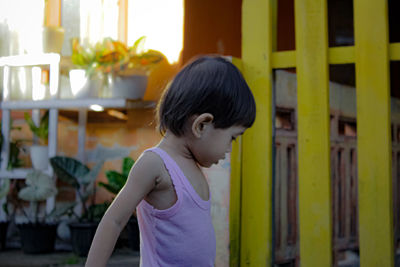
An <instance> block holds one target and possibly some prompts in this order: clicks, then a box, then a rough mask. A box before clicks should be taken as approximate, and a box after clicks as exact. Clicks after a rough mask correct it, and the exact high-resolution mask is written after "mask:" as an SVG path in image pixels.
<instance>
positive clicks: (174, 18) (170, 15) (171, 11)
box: [128, 0, 184, 63]
mask: <svg viewBox="0 0 400 267" xmlns="http://www.w3.org/2000/svg"><path fill="white" fill-rule="evenodd" d="M183 13H184V10H183V0H168V1H165V0H146V1H143V0H130V1H129V3H128V14H129V16H128V45H133V43H134V42H135V41H136V40H137V39H138V38H139V37H141V36H146V42H145V44H144V48H145V49H154V50H158V51H160V52H161V53H163V54H164V55H165V56H166V57H167V58H168V61H169V62H170V63H174V62H177V61H178V60H179V56H180V53H181V51H182V47H183Z"/></svg>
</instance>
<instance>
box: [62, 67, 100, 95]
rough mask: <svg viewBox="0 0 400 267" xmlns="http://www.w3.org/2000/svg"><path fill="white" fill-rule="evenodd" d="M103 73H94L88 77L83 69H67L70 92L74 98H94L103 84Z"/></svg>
mask: <svg viewBox="0 0 400 267" xmlns="http://www.w3.org/2000/svg"><path fill="white" fill-rule="evenodd" d="M103 77H104V76H103V75H102V74H101V73H94V74H92V75H91V76H90V77H88V76H87V74H86V71H85V70H83V69H73V70H70V71H69V82H70V85H71V93H72V95H73V96H74V97H75V98H96V97H98V96H99V91H101V89H102V88H103V86H104V80H103Z"/></svg>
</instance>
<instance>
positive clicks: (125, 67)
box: [70, 36, 164, 99]
mask: <svg viewBox="0 0 400 267" xmlns="http://www.w3.org/2000/svg"><path fill="white" fill-rule="evenodd" d="M144 41H145V37H144V36H143V37H141V38H139V39H138V40H136V41H135V43H134V44H133V45H132V46H130V47H127V46H126V45H125V44H124V43H122V42H120V41H116V40H113V39H111V38H105V39H103V40H102V41H101V42H98V43H97V44H95V45H94V46H85V47H84V46H82V45H81V44H80V43H79V41H78V39H76V38H75V39H73V41H72V56H71V60H72V63H73V64H75V66H77V67H79V68H83V69H85V70H86V76H87V77H88V80H90V77H96V75H98V74H99V73H100V74H102V75H103V77H104V78H103V80H104V81H105V84H106V85H108V88H109V89H110V91H109V92H108V93H105V94H103V95H104V96H107V97H114V98H127V99H141V98H143V96H144V93H145V90H146V87H147V75H148V73H149V71H150V70H151V68H152V67H153V66H154V65H155V64H157V63H159V62H160V61H161V60H162V59H163V57H164V56H163V55H162V54H161V53H160V52H158V51H154V50H149V51H143V50H142V49H141V48H142V47H143V43H144ZM73 71H75V70H73ZM70 74H71V73H70ZM70 76H71V75H70ZM70 78H71V77H70ZM94 80H96V79H94ZM97 81H98V79H97ZM71 82H72V81H71ZM71 85H72V83H71ZM86 86H88V85H86ZM90 94H93V93H90Z"/></svg>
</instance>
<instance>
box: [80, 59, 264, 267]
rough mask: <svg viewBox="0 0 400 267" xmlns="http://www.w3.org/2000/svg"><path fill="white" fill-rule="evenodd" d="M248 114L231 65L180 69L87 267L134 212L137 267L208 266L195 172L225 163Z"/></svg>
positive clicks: (248, 103) (249, 120)
mask: <svg viewBox="0 0 400 267" xmlns="http://www.w3.org/2000/svg"><path fill="white" fill-rule="evenodd" d="M255 115H256V107H255V101H254V98H253V95H252V93H251V91H250V89H249V87H248V86H247V84H246V82H245V80H244V79H243V77H242V75H241V74H240V72H239V71H238V69H237V68H236V67H235V66H234V65H233V64H232V63H230V62H228V61H227V60H225V59H223V58H221V57H213V56H206V57H200V58H198V59H197V60H195V61H193V62H192V63H190V64H189V65H187V66H186V67H184V68H183V69H182V70H181V71H180V72H179V73H178V74H177V76H176V77H175V79H174V80H173V82H172V83H171V85H170V87H169V88H168V89H167V90H166V91H165V92H164V95H163V97H162V98H161V100H160V103H159V106H158V120H159V130H160V132H161V134H162V135H163V138H162V140H161V142H160V143H159V144H158V145H157V146H156V147H154V148H151V149H148V150H146V151H145V152H143V154H142V155H141V156H140V157H139V159H138V160H137V161H136V163H135V165H134V166H133V168H132V170H131V172H130V174H129V178H128V181H127V183H126V185H125V186H124V187H123V189H122V190H121V192H120V193H119V194H118V195H117V197H116V198H115V200H114V201H113V203H112V205H111V206H110V207H109V209H108V210H107V212H106V214H105V215H104V217H103V219H102V220H101V222H100V224H99V227H98V229H97V232H96V235H95V237H94V240H93V243H92V246H91V248H90V251H89V255H88V259H87V262H86V266H94V267H99V266H106V263H107V260H108V258H109V257H110V255H111V253H112V251H113V248H114V245H115V242H116V240H117V237H118V235H119V234H120V232H121V230H122V229H123V227H124V226H125V224H126V223H127V221H128V219H129V217H130V216H131V215H132V213H133V211H134V210H135V209H137V217H138V221H139V228H140V234H141V238H140V243H141V244H140V252H141V266H143V267H155V266H160V267H167V266H171V267H172V266H174V267H182V266H199V267H206V266H214V260H215V253H216V250H215V246H216V244H215V234H214V228H213V225H212V222H211V214H210V204H211V203H210V199H211V195H210V190H209V187H208V183H207V181H206V179H205V177H204V174H203V172H202V170H201V167H210V166H211V165H212V164H215V163H217V162H218V161H219V160H220V159H223V158H225V154H226V153H227V152H230V151H231V143H232V141H233V140H235V139H236V138H237V137H238V136H240V135H241V134H243V132H244V131H245V130H246V129H247V128H249V127H250V126H251V125H252V124H253V122H254V120H255Z"/></svg>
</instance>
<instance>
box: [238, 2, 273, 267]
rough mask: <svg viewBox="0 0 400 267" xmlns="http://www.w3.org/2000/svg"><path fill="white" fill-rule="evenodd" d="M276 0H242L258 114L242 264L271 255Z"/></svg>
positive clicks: (246, 174) (245, 152)
mask: <svg viewBox="0 0 400 267" xmlns="http://www.w3.org/2000/svg"><path fill="white" fill-rule="evenodd" d="M274 7H275V5H274V0H244V1H243V8H242V60H243V72H244V76H245V78H246V80H247V82H248V84H249V86H250V88H251V89H252V91H253V94H254V96H255V99H256V104H257V118H256V121H255V123H254V125H253V127H252V128H250V129H249V130H248V131H246V133H245V134H244V136H243V140H242V141H243V148H242V210H241V243H240V245H241V250H240V263H241V264H240V266H256V267H259V266H270V265H271V259H272V212H271V207H272V206H271V199H272V197H271V186H272V115H271V114H272V113H271V112H272V106H271V105H272V80H271V79H272V69H271V53H272V44H273V37H272V36H273V30H272V23H273V17H272V14H273V12H275V10H274Z"/></svg>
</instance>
